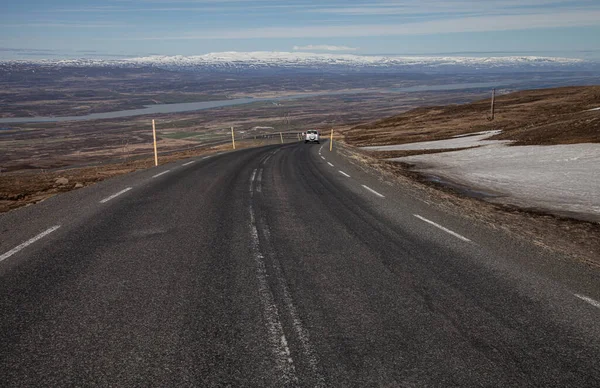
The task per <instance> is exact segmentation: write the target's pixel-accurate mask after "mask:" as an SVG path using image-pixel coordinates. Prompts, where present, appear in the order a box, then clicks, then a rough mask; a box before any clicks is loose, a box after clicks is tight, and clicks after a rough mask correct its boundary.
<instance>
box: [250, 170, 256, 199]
mask: <svg viewBox="0 0 600 388" xmlns="http://www.w3.org/2000/svg"><path fill="white" fill-rule="evenodd" d="M255 178H256V169H254V171H252V176H251V177H250V197H252V196H253V195H254V192H253V191H252V185H253V184H254V179H255Z"/></svg>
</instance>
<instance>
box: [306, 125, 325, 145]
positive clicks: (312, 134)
mask: <svg viewBox="0 0 600 388" xmlns="http://www.w3.org/2000/svg"><path fill="white" fill-rule="evenodd" d="M320 137H321V134H320V133H319V131H317V130H315V129H310V130H308V131H306V133H305V134H304V144H306V143H309V142H310V143H317V144H319V143H320Z"/></svg>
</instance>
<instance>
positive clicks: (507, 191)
mask: <svg viewBox="0 0 600 388" xmlns="http://www.w3.org/2000/svg"><path fill="white" fill-rule="evenodd" d="M481 136H486V135H481ZM481 136H471V137H466V138H459V139H470V140H474V139H475V138H478V137H479V138H480V137H481ZM456 140H457V139H456V138H454V139H448V140H443V141H441V142H428V143H435V144H434V145H433V147H434V148H436V149H439V148H443V147H442V146H443V144H441V143H443V142H447V144H449V146H448V148H456V146H457V144H456V142H455V141H456ZM484 141H485V140H484ZM479 142H480V143H481V140H479ZM474 145H475V144H474ZM404 146H408V145H404ZM412 146H413V147H414V148H410V149H422V148H418V147H420V146H427V147H430V146H431V145H424V144H422V143H421V144H420V145H419V143H413V144H412ZM404 149H407V148H404ZM391 160H395V161H401V162H405V163H410V164H414V165H415V169H416V170H417V171H419V172H421V173H423V174H427V175H433V176H437V177H440V178H441V179H443V180H447V181H449V182H454V183H458V184H460V185H463V186H466V187H470V188H472V189H474V190H477V191H483V192H488V193H490V194H494V195H495V196H494V197H490V200H491V201H494V202H502V203H509V204H513V205H517V206H521V207H527V208H536V209H543V210H547V211H550V212H552V213H555V214H561V215H572V216H576V217H577V218H581V219H586V220H590V221H596V222H600V144H591V143H585V144H572V145H555V146H508V145H506V144H489V145H484V146H481V147H477V148H471V149H468V150H462V151H451V152H443V153H437V154H427V155H415V156H407V157H402V158H394V159H391Z"/></svg>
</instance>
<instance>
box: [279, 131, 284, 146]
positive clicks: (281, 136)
mask: <svg viewBox="0 0 600 388" xmlns="http://www.w3.org/2000/svg"><path fill="white" fill-rule="evenodd" d="M279 137H280V138H281V144H283V135H282V134H281V132H279Z"/></svg>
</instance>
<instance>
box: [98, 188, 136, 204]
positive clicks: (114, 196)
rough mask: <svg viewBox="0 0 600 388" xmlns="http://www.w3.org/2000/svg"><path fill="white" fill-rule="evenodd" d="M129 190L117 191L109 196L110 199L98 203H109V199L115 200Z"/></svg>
mask: <svg viewBox="0 0 600 388" xmlns="http://www.w3.org/2000/svg"><path fill="white" fill-rule="evenodd" d="M129 190H131V187H128V188H126V189H123V190H121V191H119V192H118V193H115V194H113V195H111V196H110V197H106V198H104V199H103V200H102V201H100V203H106V202H108V201H110V200H111V199H114V198H117V197H118V196H119V195H121V194H123V193H126V192H128V191H129Z"/></svg>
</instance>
